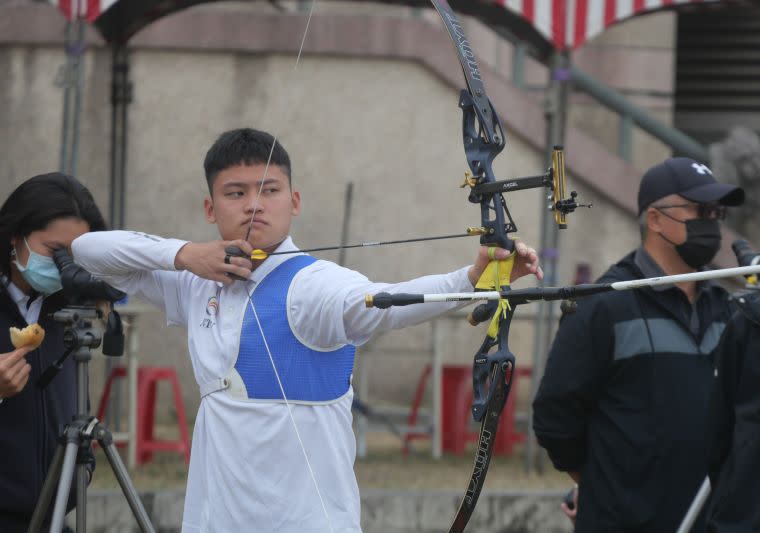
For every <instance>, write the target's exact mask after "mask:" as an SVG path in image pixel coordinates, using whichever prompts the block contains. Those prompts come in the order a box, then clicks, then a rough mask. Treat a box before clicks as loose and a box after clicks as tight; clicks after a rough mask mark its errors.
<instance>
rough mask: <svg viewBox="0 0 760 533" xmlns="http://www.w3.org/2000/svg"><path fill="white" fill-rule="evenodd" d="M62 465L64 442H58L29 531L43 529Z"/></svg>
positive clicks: (31, 532)
mask: <svg viewBox="0 0 760 533" xmlns="http://www.w3.org/2000/svg"><path fill="white" fill-rule="evenodd" d="M62 465H63V444H58V446H56V449H55V455H53V460H52V461H51V463H50V466H49V467H48V468H49V469H48V473H47V477H46V478H45V484H44V485H42V491H41V492H40V497H39V498H38V499H37V504H36V505H35V506H34V514H32V520H31V522H29V529H28V530H27V533H39V531H40V530H41V529H42V522H43V521H44V520H45V514H46V513H47V511H48V508H49V506H50V500H51V499H52V498H53V492H54V491H55V488H56V484H57V482H58V479H59V477H60V475H61V466H62Z"/></svg>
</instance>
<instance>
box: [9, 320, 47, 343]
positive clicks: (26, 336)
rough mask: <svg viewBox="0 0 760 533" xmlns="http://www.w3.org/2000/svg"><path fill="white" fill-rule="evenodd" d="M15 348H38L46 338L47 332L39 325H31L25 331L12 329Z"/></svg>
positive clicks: (12, 340)
mask: <svg viewBox="0 0 760 533" xmlns="http://www.w3.org/2000/svg"><path fill="white" fill-rule="evenodd" d="M10 330H11V342H12V343H13V347H14V348H21V347H22V346H31V347H32V348H37V347H38V346H39V345H40V344H42V340H43V339H44V338H45V330H44V329H42V327H41V326H40V325H39V324H30V325H28V326H27V327H25V328H24V329H18V328H10Z"/></svg>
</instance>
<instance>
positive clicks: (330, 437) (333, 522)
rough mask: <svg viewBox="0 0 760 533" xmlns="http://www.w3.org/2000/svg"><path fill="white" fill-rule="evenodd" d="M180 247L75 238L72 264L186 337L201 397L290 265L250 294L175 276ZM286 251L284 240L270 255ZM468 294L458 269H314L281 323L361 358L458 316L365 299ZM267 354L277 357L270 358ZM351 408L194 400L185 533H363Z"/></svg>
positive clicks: (215, 397)
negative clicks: (427, 324) (264, 293)
mask: <svg viewBox="0 0 760 533" xmlns="http://www.w3.org/2000/svg"><path fill="white" fill-rule="evenodd" d="M186 242H187V241H182V240H176V239H164V238H161V237H156V236H153V235H147V234H143V233H137V232H129V231H108V232H106V231H99V232H92V233H87V234H84V235H82V236H81V237H79V238H77V239H76V240H75V241H74V242H73V243H72V250H73V254H74V259H75V261H76V262H77V263H78V264H79V265H81V266H82V267H83V268H85V269H86V270H88V271H90V272H91V273H92V274H93V275H95V276H96V277H98V278H100V279H103V280H105V281H106V282H108V283H109V284H111V285H113V286H114V287H116V288H118V289H120V290H122V291H125V292H127V293H128V294H130V295H137V296H140V297H142V298H145V299H147V300H149V301H150V302H152V303H153V304H155V305H156V306H158V307H159V308H161V309H162V310H163V311H164V312H165V313H166V317H167V322H168V323H169V324H170V325H182V326H185V327H186V328H187V331H188V345H189V351H190V357H191V360H192V364H193V371H194V374H195V379H196V380H197V382H198V384H199V385H200V384H206V383H209V382H212V381H214V380H219V379H220V378H224V377H225V376H228V375H229V374H230V371H231V370H232V369H233V367H234V365H235V361H236V357H237V353H238V346H239V340H240V332H241V324H242V320H243V315H244V312H245V310H246V306H248V305H249V296H248V295H249V293H251V292H252V291H253V290H254V288H255V287H256V285H257V284H259V283H260V282H261V281H262V280H263V279H264V277H265V276H266V275H267V274H268V273H269V272H271V271H272V270H274V268H275V267H277V266H278V265H279V264H281V263H282V262H283V261H286V260H287V259H288V258H290V257H291V255H275V256H271V257H269V258H268V259H267V260H266V261H264V262H263V263H262V264H261V265H260V266H259V267H258V268H257V269H256V270H255V271H254V272H253V273H252V275H251V277H250V279H249V280H248V281H247V282H235V283H232V284H230V285H228V286H224V285H222V284H221V283H218V282H214V281H210V280H206V279H203V278H199V277H198V276H195V275H194V274H192V273H190V272H187V271H182V272H178V271H176V270H175V267H174V259H175V256H176V254H177V252H178V251H179V250H180V248H182V246H184V245H185V244H186ZM293 250H297V248H296V247H295V245H294V244H293V242H292V240H291V239H290V238H288V239H286V240H285V241H284V242H283V243H282V244H281V245H280V246H279V247H278V249H277V251H293ZM471 290H473V287H472V285H471V284H470V281H469V279H468V277H467V268H462V269H460V270H457V271H454V272H452V273H450V274H443V275H432V276H424V277H421V278H417V279H414V280H411V281H407V282H403V283H396V284H387V283H373V282H371V281H369V280H368V279H367V278H366V277H365V276H363V275H362V274H360V273H359V272H355V271H353V270H349V269H347V268H343V267H340V266H338V265H336V264H335V263H331V262H329V261H322V260H319V261H316V262H315V263H313V264H311V265H309V266H307V267H305V268H304V269H302V270H301V271H300V272H298V274H296V276H295V278H294V279H293V281H292V283H291V285H290V291H289V295H288V299H289V300H288V301H289V303H290V305H289V307H288V310H287V312H288V321H289V323H290V326H291V330H292V331H293V333H294V334H295V335H296V336H297V337H298V339H299V340H300V341H301V342H302V343H304V344H305V345H307V346H309V347H311V348H314V349H318V350H319V349H321V350H325V349H334V348H336V347H339V346H342V345H345V344H353V345H357V346H359V345H362V344H364V343H365V342H367V341H368V340H369V339H370V337H372V336H373V335H374V334H376V333H379V332H382V331H388V330H391V329H397V328H403V327H407V326H411V325H414V324H418V323H421V322H424V321H426V320H429V319H431V318H433V317H435V316H437V315H439V314H441V313H444V312H446V311H449V310H451V309H454V308H456V307H457V306H460V305H461V304H459V303H441V304H428V305H412V306H406V307H392V308H390V309H387V310H379V309H367V308H366V307H365V305H364V296H365V295H366V294H375V293H377V292H381V291H386V292H408V293H438V292H465V291H471ZM269 349H270V351H272V352H274V351H275V350H277V346H269ZM352 400H353V389H351V388H349V391H348V393H347V394H346V395H344V396H342V397H340V398H338V399H337V400H335V401H333V402H327V403H321V404H302V403H290V404H285V403H282V402H279V403H278V402H273V401H261V400H250V399H248V398H247V397H237V396H235V395H234V394H232V393H231V392H230V391H229V390H222V391H218V392H215V393H213V394H209V395H207V396H205V397H203V399H202V401H201V404H200V407H199V409H198V415H197V418H196V421H195V427H194V430H193V442H192V451H191V458H190V469H189V473H188V481H187V491H186V495H185V509H184V515H183V520H182V532H183V533H216V532H220V533H244V532H279V533H329V532H333V533H346V532H352V533H355V532H359V531H361V527H360V501H359V488H358V486H357V482H356V477H355V475H354V471H353V466H354V459H355V456H356V439H355V437H354V434H353V431H352V427H351V423H352V415H351V403H352ZM291 416H292V418H291ZM296 428H297V431H296ZM299 441H300V442H299ZM301 443H302V445H301ZM305 455H306V456H308V461H307V459H306V457H305ZM312 472H313V474H312Z"/></svg>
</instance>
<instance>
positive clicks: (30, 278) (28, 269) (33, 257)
mask: <svg viewBox="0 0 760 533" xmlns="http://www.w3.org/2000/svg"><path fill="white" fill-rule="evenodd" d="M24 244H26V249H27V250H29V259H27V260H26V266H21V263H19V262H18V260H14V261H13V263H14V264H15V265H16V268H18V270H19V272H21V275H22V276H24V279H25V280H26V282H27V283H28V284H29V285H31V286H32V288H33V289H34V290H36V291H37V292H41V293H42V294H45V295H48V294H53V293H54V292H58V291H60V290H61V289H62V288H63V286H62V285H61V273H60V272H59V271H58V267H57V266H55V261H53V258H52V257H46V256H44V255H40V254H38V253H37V252H35V251H33V250H32V249H31V248H29V243H28V242H26V238H24Z"/></svg>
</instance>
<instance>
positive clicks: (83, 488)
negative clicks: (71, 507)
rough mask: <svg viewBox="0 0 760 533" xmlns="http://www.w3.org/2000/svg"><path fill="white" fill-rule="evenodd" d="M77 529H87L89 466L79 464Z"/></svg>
mask: <svg viewBox="0 0 760 533" xmlns="http://www.w3.org/2000/svg"><path fill="white" fill-rule="evenodd" d="M77 531H87V467H86V466H85V465H83V464H79V465H77Z"/></svg>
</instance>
